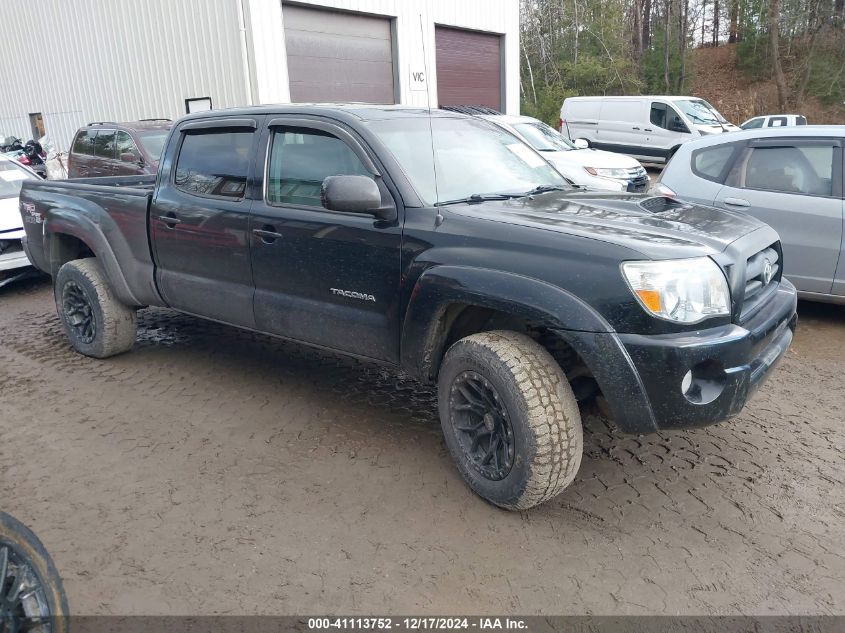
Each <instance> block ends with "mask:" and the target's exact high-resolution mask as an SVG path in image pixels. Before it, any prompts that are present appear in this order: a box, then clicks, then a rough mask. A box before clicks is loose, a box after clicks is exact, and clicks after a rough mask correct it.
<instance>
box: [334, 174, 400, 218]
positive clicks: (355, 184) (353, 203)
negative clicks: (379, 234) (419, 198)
mask: <svg viewBox="0 0 845 633" xmlns="http://www.w3.org/2000/svg"><path fill="white" fill-rule="evenodd" d="M320 201H321V202H322V203H323V206H324V207H325V208H326V209H328V210H329V211H344V212H346V213H371V214H372V215H374V216H376V217H377V218H381V219H382V220H393V219H395V218H396V210H395V209H393V208H392V207H391V208H387V209H385V208H382V207H381V192H380V191H379V188H378V185H377V184H376V182H375V180H373V179H372V178H370V177H368V176H329V177H328V178H326V179H325V180H324V181H323V186H322V188H321V189H320Z"/></svg>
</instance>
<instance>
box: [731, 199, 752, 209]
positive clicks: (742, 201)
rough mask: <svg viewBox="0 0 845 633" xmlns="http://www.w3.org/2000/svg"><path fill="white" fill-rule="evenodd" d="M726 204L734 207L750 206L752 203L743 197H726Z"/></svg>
mask: <svg viewBox="0 0 845 633" xmlns="http://www.w3.org/2000/svg"><path fill="white" fill-rule="evenodd" d="M725 204H727V205H730V206H732V207H743V208H745V207H750V206H751V203H750V202H748V200H745V199H743V198H725Z"/></svg>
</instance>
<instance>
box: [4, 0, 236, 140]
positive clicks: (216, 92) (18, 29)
mask: <svg viewBox="0 0 845 633" xmlns="http://www.w3.org/2000/svg"><path fill="white" fill-rule="evenodd" d="M238 6H239V3H238V2H236V1H235V0H108V1H103V0H39V1H38V2H33V1H32V0H3V1H2V5H0V23H2V24H3V33H4V43H3V48H4V51H5V53H4V54H3V55H0V135H3V134H10V133H14V134H16V135H17V136H20V137H21V138H24V139H28V138H29V137H30V136H31V132H30V126H29V118H28V113H30V112H41V113H42V114H43V115H44V123H45V127H46V129H47V133H48V134H49V135H50V137H51V138H52V139H53V141H54V143H56V144H57V145H58V146H59V147H60V148H61V149H65V150H66V149H67V146H68V144H69V142H70V139H71V137H72V135H73V133H74V132H75V131H76V128H77V127H78V126H79V125H80V124H82V123H85V122H88V121H96V120H118V121H131V120H136V119H139V118H150V117H170V118H177V117H179V116H181V115H182V114H184V112H185V104H184V100H185V99H187V98H190V97H204V96H211V97H212V99H213V100H214V106H215V107H227V106H233V105H242V104H244V103H246V102H248V83H247V81H246V79H247V78H246V77H245V74H244V56H243V52H242V43H241V30H240V24H239V16H238ZM33 41H34V42H36V43H37V46H38V48H42V47H43V49H42V50H33V49H32V48H31V47H30V46H31V43H32V42H33Z"/></svg>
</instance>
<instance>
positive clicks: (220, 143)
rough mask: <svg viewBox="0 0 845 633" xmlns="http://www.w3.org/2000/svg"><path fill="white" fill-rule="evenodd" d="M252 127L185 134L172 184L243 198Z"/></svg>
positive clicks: (192, 190)
mask: <svg viewBox="0 0 845 633" xmlns="http://www.w3.org/2000/svg"><path fill="white" fill-rule="evenodd" d="M253 136H254V133H253V132H252V131H240V130H239V131H237V132H235V131H229V130H227V131H222V132H221V131H211V130H209V131H203V132H190V133H188V134H185V136H184V138H183V140H182V147H181V148H180V149H179V158H178V159H177V161H176V176H175V178H174V181H173V184H174V185H175V186H176V188H177V189H181V190H182V191H185V192H186V193H190V194H193V195H197V196H211V197H215V198H235V199H240V198H243V197H244V195H245V193H246V181H247V175H248V173H249V163H250V158H251V152H252V140H253Z"/></svg>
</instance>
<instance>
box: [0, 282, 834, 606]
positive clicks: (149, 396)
mask: <svg viewBox="0 0 845 633" xmlns="http://www.w3.org/2000/svg"><path fill="white" fill-rule="evenodd" d="M800 311H801V322H800V326H799V330H798V335H797V338H796V341H795V344H794V347H793V348H792V350H791V351H790V353H789V355H788V357H787V359H786V360H785V361H784V362H783V364H782V365H781V367H780V368H779V370H778V371H777V372H776V374H775V375H774V376H773V378H772V379H771V380H770V381H769V382H768V383H766V384H765V385H764V387H763V388H762V390H761V391H760V392H759V393H758V394H757V395H756V396H755V398H754V399H753V400H752V402H751V404H750V405H749V406H748V408H747V409H746V410H745V411H744V413H743V414H742V415H740V416H739V417H738V418H736V419H734V420H732V421H730V422H728V423H723V424H721V425H719V426H715V427H710V428H707V429H701V430H695V431H687V432H673V433H665V434H661V435H654V436H648V437H630V436H623V435H619V434H617V433H615V432H614V431H613V428H612V426H611V425H609V424H608V423H606V422H605V421H603V420H601V419H600V418H598V417H596V416H594V415H593V416H590V417H589V418H588V419H587V421H586V424H587V429H586V435H585V449H586V455H585V458H584V462H583V464H582V467H581V471H580V474H579V476H578V478H577V479H576V481H575V483H574V484H573V485H572V486H571V487H570V488H569V489H568V490H567V491H566V492H565V493H564V494H563V495H562V496H560V497H558V498H557V499H555V500H554V501H552V502H551V503H548V504H546V505H545V506H542V507H540V508H537V509H535V510H532V511H530V512H525V513H517V514H512V513H507V512H503V511H500V510H498V509H496V508H494V507H492V506H490V505H488V504H487V503H485V502H484V501H481V500H480V499H479V498H477V497H475V496H474V495H472V494H471V493H470V492H469V490H468V489H467V488H466V486H464V484H463V482H462V481H461V479H460V478H459V475H458V473H457V472H456V470H455V469H454V467H453V466H452V464H451V462H450V459H449V457H448V454H447V452H446V449H445V446H444V444H443V442H442V440H441V437H440V431H439V426H438V422H437V419H436V412H435V406H434V395H433V393H432V392H431V391H430V390H428V389H425V388H422V387H420V386H419V385H417V384H415V383H413V382H410V381H407V380H403V379H402V378H399V377H396V376H393V375H391V374H389V373H386V372H385V371H383V370H380V369H378V368H375V367H370V366H366V365H362V364H360V363H358V362H356V361H349V360H345V359H342V358H338V357H333V356H330V355H327V354H322V353H317V352H314V351H311V350H307V349H306V348H302V347H298V346H295V345H290V344H286V343H282V342H279V341H275V340H272V339H269V338H266V337H263V336H258V335H254V334H250V333H245V332H240V331H237V330H234V329H229V328H226V327H223V326H218V325H214V324H210V323H206V322H203V321H199V320H196V319H193V318H189V317H185V316H180V315H176V314H174V313H170V312H167V311H163V310H146V311H144V312H143V313H142V316H141V318H140V323H139V325H140V329H139V337H138V343H137V346H136V348H135V350H134V351H133V352H131V353H129V354H126V355H123V356H120V357H117V358H113V359H110V360H107V361H95V360H91V359H87V358H84V357H81V356H78V355H76V354H75V353H73V352H72V351H71V350H70V348H69V346H68V344H67V342H66V341H65V339H64V337H63V335H62V334H61V332H60V329H59V324H58V321H57V319H56V317H55V314H54V311H53V305H52V301H51V294H50V289H49V287H48V285H47V284H46V283H44V282H42V281H34V282H28V283H25V284H18V285H16V286H14V287H12V288H6V289H3V290H0V507H2V508H3V509H4V510H6V511H8V512H11V513H12V514H14V515H16V516H17V517H18V518H20V519H22V520H23V521H25V522H26V523H28V524H29V525H30V526H31V527H32V528H33V529H34V530H35V531H36V532H37V533H38V534H39V535H40V536H41V538H42V540H43V541H44V542H45V544H46V545H47V547H48V549H49V550H50V552H51V553H52V554H53V556H54V558H55V559H56V563H57V566H58V568H59V570H60V571H61V572H62V573H63V575H64V577H65V583H66V589H67V591H68V595H69V600H70V604H71V607H72V610H73V611H74V612H76V613H85V614H93V613H96V614H107V613H120V614H152V613H155V614H213V613H227V614H232V613H276V614H293V613H297V614H302V613H321V612H325V611H327V610H328V611H331V612H345V613H352V614H371V613H374V612H376V613H393V614H396V613H418V614H431V613H457V612H469V613H489V612H495V613H503V612H512V613H520V614H533V613H550V614H574V613H594V614H610V613H614V614H644V613H665V614H676V613H681V614H727V613H746V614H769V613H777V614H830V613H838V614H842V613H845V558H843V556H845V552H843V543H845V527H843V526H844V525H845V485H843V484H845V460H844V459H843V451H845V390H843V374H845V308H842V307H834V306H821V305H811V304H803V305H801V306H800Z"/></svg>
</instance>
